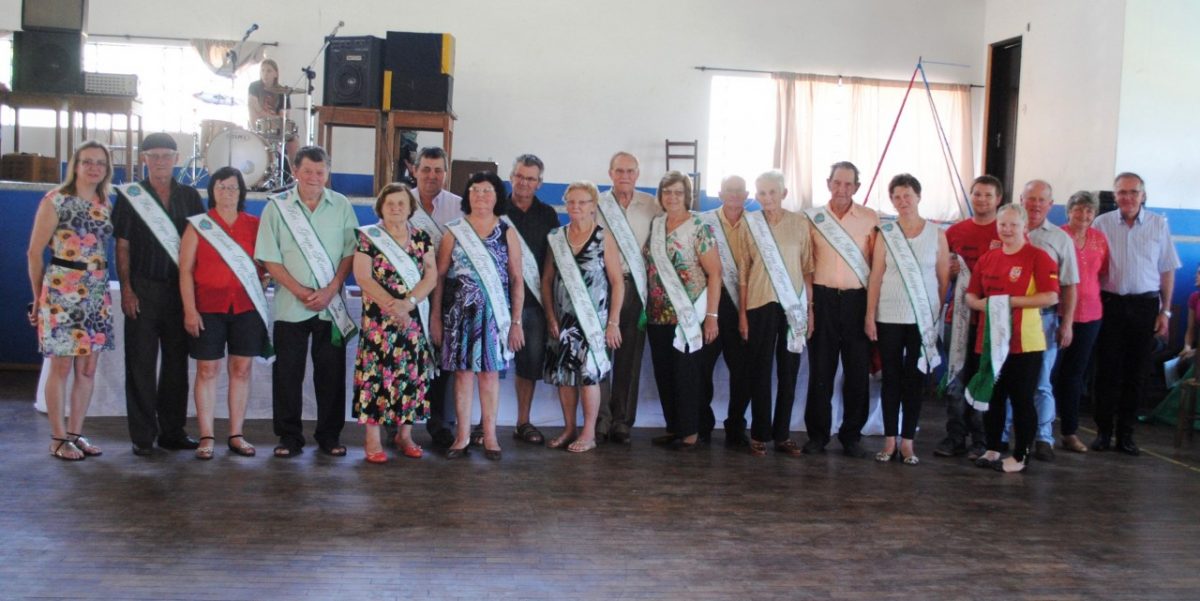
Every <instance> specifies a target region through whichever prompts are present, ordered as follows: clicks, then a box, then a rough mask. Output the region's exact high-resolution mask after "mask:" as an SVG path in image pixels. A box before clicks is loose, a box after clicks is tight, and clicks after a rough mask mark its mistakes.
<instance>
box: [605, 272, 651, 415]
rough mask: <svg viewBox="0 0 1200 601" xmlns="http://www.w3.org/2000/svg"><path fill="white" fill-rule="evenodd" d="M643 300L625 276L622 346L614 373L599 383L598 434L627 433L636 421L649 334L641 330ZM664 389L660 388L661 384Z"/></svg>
mask: <svg viewBox="0 0 1200 601" xmlns="http://www.w3.org/2000/svg"><path fill="white" fill-rule="evenodd" d="M641 315H642V299H641V297H640V296H638V293H637V285H636V284H634V282H633V276H631V275H629V274H625V301H624V304H622V305H621V346H620V348H618V349H617V350H615V351H613V354H612V365H613V367H612V373H611V374H610V375H609V377H607V378H605V379H604V381H602V382H600V413H599V415H598V416H597V418H596V433H597V434H600V435H605V434H610V433H613V434H615V433H618V432H620V433H623V434H628V433H629V431H630V430H631V429H633V422H634V420H636V419H637V406H638V384H639V383H640V382H641V378H642V352H643V351H644V350H645V348H646V332H644V331H642V330H640V329H638V319H639V318H640V317H641ZM660 386H661V385H660Z"/></svg>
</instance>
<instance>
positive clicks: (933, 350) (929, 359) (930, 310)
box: [879, 223, 942, 373]
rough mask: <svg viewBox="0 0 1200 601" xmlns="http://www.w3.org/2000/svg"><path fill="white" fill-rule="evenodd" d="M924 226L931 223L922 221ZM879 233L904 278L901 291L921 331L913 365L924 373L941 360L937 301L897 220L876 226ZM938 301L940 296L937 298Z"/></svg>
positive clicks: (930, 371) (930, 370) (931, 369)
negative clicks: (918, 353) (917, 358)
mask: <svg viewBox="0 0 1200 601" xmlns="http://www.w3.org/2000/svg"><path fill="white" fill-rule="evenodd" d="M925 227H934V226H933V225H932V224H930V223H926V224H925ZM879 235H880V237H881V238H883V242H884V245H885V246H886V247H887V250H888V254H890V255H891V256H892V260H893V261H895V262H896V267H897V270H898V271H899V272H900V280H901V281H902V282H904V291H905V292H906V293H907V294H908V302H909V304H910V305H911V306H912V310H913V315H915V316H916V318H917V330H918V331H919V332H920V333H921V358H920V360H918V361H917V368H918V369H920V370H921V371H922V372H924V373H932V372H933V370H934V368H936V367H937V366H939V365H941V364H942V357H941V355H940V354H939V353H938V348H937V339H938V334H937V331H938V328H937V327H936V324H935V322H934V319H935V318H936V317H937V314H938V309H939V308H940V306H938V305H940V304H941V303H940V302H939V303H938V305H934V303H933V302H931V301H932V299H930V298H929V292H928V290H926V288H925V278H924V276H923V275H922V273H921V264H920V262H918V261H917V256H916V255H915V254H914V253H913V248H912V243H911V242H909V240H908V238H906V237H905V236H904V231H903V230H902V229H900V224H899V223H885V224H883V225H881V226H879ZM938 300H939V301H940V300H941V299H938Z"/></svg>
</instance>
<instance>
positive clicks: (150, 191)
mask: <svg viewBox="0 0 1200 601" xmlns="http://www.w3.org/2000/svg"><path fill="white" fill-rule="evenodd" d="M141 158H142V164H144V165H145V166H146V171H147V173H148V177H147V178H146V179H145V180H142V181H140V182H134V183H131V184H125V185H121V186H117V194H118V196H119V197H120V199H119V200H118V202H117V203H116V206H115V207H114V208H113V217H112V219H113V229H114V234H115V236H116V239H117V277H118V278H120V280H121V310H122V311H123V312H124V313H125V410H126V414H127V416H128V420H129V438H130V439H131V440H132V441H133V453H134V454H135V455H138V456H147V455H151V454H153V452H154V443H155V441H156V440H157V442H158V446H159V447H161V448H164V449H172V450H180V449H195V448H196V447H197V446H199V443H198V442H197V441H196V440H195V439H193V438H191V437H190V436H188V435H187V432H186V431H184V429H183V426H184V423H185V422H186V421H187V401H188V364H187V361H188V356H187V333H186V332H185V331H184V329H183V304H182V301H181V300H180V297H179V238H180V235H181V234H182V233H183V229H184V227H185V226H186V225H187V218H188V217H191V216H192V215H196V214H199V213H203V212H204V205H203V204H202V203H201V202H200V194H199V193H198V192H196V190H195V189H194V188H189V187H187V186H183V185H180V184H179V183H177V182H175V180H174V179H173V178H172V175H173V170H174V168H175V162H176V161H177V160H178V158H179V153H178V151H177V148H176V146H175V140H174V139H173V138H171V136H169V135H167V134H164V133H156V134H150V135H149V136H146V138H145V139H144V140H143V141H142V147H141ZM160 350H161V356H162V364H161V366H160V364H159V352H160Z"/></svg>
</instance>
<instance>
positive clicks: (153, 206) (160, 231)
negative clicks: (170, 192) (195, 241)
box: [117, 182, 179, 267]
mask: <svg viewBox="0 0 1200 601" xmlns="http://www.w3.org/2000/svg"><path fill="white" fill-rule="evenodd" d="M117 190H119V191H120V192H121V195H122V196H124V197H125V200H127V201H129V206H131V207H133V212H135V213H137V214H138V217H141V218H142V221H143V222H145V224H146V227H148V228H150V233H151V234H154V238H155V239H156V240H158V243H159V244H161V245H162V247H163V250H165V251H167V256H169V257H171V260H172V261H174V262H175V266H176V267H178V266H179V230H177V229H175V224H174V223H172V222H171V218H170V217H169V216H168V215H167V211H166V210H165V209H163V206H162V205H160V204H158V201H157V200H154V197H153V196H151V195H150V193H149V192H147V191H146V189H145V188H143V187H142V185H141V184H139V183H137V182H134V183H132V184H124V185H121V186H117Z"/></svg>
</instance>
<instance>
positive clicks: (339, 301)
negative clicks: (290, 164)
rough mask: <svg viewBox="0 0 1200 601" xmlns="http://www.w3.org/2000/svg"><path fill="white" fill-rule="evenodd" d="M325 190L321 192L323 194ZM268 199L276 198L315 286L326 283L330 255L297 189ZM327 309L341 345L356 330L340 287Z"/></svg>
mask: <svg viewBox="0 0 1200 601" xmlns="http://www.w3.org/2000/svg"><path fill="white" fill-rule="evenodd" d="M327 193H328V192H323V194H327ZM271 200H272V201H274V202H275V208H276V209H278V210H279V215H280V216H281V217H283V223H284V225H286V226H287V228H288V231H290V232H291V233H292V238H294V239H295V240H296V246H299V247H300V254H302V255H304V261H305V262H306V263H308V268H309V270H311V271H312V273H313V278H315V279H316V283H317V287H318V288H324V287H326V286H328V285H329V283H330V282H332V281H333V278H334V275H335V274H336V272H335V268H334V262H333V258H332V257H330V256H329V253H328V252H326V251H325V247H324V246H322V245H321V239H320V238H318V237H317V232H316V230H314V229H313V226H312V222H311V221H309V217H308V211H306V210H304V209H303V208H301V206H300V203H301V201H300V197H299V195H298V193H297V192H296V191H295V189H292V190H291V191H288V192H284V193H282V194H276V195H275V196H274V197H272V198H271ZM327 309H328V311H329V315H330V317H331V318H332V319H333V326H334V331H333V342H334V344H335V345H339V346H340V344H341V342H342V341H343V340H346V339H349V338H351V337H353V336H354V335H355V334H357V333H358V326H356V325H354V320H353V319H351V318H350V312H349V311H347V310H346V300H345V299H344V298H342V290H341V288H338V290H337V291H336V292H335V293H334V295H333V298H332V299H331V300H330V301H329V307H328V308H327Z"/></svg>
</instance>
